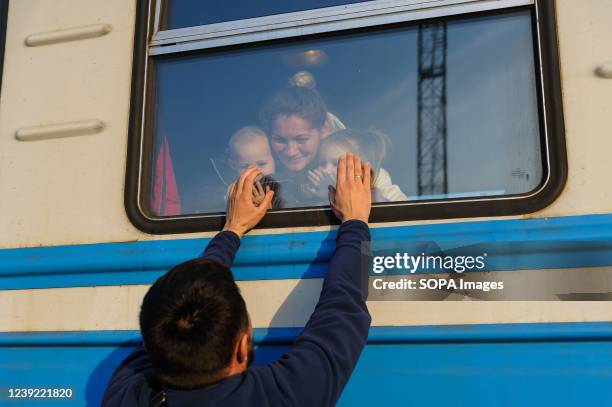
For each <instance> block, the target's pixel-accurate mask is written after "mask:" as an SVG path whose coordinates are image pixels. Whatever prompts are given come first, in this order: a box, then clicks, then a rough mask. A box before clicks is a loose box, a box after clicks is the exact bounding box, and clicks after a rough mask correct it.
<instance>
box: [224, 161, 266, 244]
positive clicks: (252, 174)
mask: <svg viewBox="0 0 612 407" xmlns="http://www.w3.org/2000/svg"><path fill="white" fill-rule="evenodd" d="M260 175H261V171H260V170H259V168H257V167H249V168H247V169H246V170H244V171H243V172H242V174H240V178H238V180H237V181H236V182H234V183H233V184H232V185H231V186H230V191H229V195H228V198H227V215H226V218H225V226H224V227H223V230H224V231H231V232H234V233H236V234H237V235H238V236H239V237H242V236H244V234H245V233H246V232H247V231H249V230H250V229H252V228H253V227H255V225H257V224H258V223H259V221H260V220H261V218H263V217H264V215H265V214H266V211H267V210H268V209H269V208H270V207H271V206H272V197H273V196H274V191H271V190H270V188H269V187H266V193H265V196H264V198H263V200H262V201H261V203H260V204H259V205H256V204H255V203H254V202H253V182H254V181H255V178H257V177H258V176H260Z"/></svg>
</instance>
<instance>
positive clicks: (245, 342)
mask: <svg viewBox="0 0 612 407" xmlns="http://www.w3.org/2000/svg"><path fill="white" fill-rule="evenodd" d="M248 358H249V333H248V332H244V333H242V334H241V335H240V339H239V340H238V343H237V344H236V362H238V364H239V365H243V364H244V366H245V367H246V364H247V362H248Z"/></svg>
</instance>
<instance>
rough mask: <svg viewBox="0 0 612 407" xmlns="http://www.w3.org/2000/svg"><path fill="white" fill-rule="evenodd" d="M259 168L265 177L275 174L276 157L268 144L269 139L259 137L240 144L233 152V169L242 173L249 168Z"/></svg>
mask: <svg viewBox="0 0 612 407" xmlns="http://www.w3.org/2000/svg"><path fill="white" fill-rule="evenodd" d="M251 165H254V166H256V167H258V168H259V169H260V170H261V172H262V174H263V175H271V174H274V172H275V165H274V157H272V151H271V150H270V145H269V144H268V139H267V138H265V137H258V138H256V139H254V140H249V141H247V142H245V143H239V144H238V145H237V146H235V148H234V149H233V151H232V167H234V169H235V170H236V171H237V172H242V171H244V170H245V169H246V168H248V167H249V166H251Z"/></svg>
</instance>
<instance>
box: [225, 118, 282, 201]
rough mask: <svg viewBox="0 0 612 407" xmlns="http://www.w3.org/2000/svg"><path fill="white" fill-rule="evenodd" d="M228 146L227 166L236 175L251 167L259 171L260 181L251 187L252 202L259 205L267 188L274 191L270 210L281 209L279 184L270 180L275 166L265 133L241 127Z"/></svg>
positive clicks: (257, 128) (251, 127)
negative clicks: (260, 174)
mask: <svg viewBox="0 0 612 407" xmlns="http://www.w3.org/2000/svg"><path fill="white" fill-rule="evenodd" d="M228 144H229V165H230V167H231V168H232V169H233V170H234V171H236V174H238V175H239V174H240V173H241V172H242V171H244V170H245V169H246V168H248V167H249V166H251V165H254V166H256V167H259V169H260V170H261V173H262V177H261V179H258V180H256V181H255V183H254V185H253V186H254V188H253V202H254V203H255V204H256V205H259V204H260V203H261V201H263V198H264V196H265V191H266V190H267V189H268V188H269V189H271V190H273V191H274V198H273V200H272V208H273V209H277V208H282V207H283V206H284V202H283V199H282V198H281V194H280V184H279V183H278V182H277V181H275V180H274V178H272V175H273V174H274V172H275V169H276V166H275V163H274V157H273V156H272V150H271V149H270V143H269V142H268V136H267V135H266V133H265V132H264V131H263V130H262V129H260V128H259V127H255V126H246V127H242V128H240V129H238V130H237V131H236V132H235V133H234V134H232V137H230V139H229V143H228ZM230 187H231V186H230ZM228 192H229V189H228Z"/></svg>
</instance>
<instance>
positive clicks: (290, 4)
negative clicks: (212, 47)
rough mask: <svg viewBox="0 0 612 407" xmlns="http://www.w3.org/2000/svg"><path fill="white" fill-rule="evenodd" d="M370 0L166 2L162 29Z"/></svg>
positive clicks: (169, 0)
mask: <svg viewBox="0 0 612 407" xmlns="http://www.w3.org/2000/svg"><path fill="white" fill-rule="evenodd" d="M366 1H368V0H263V1H262V0H258V1H253V0H233V1H223V0H166V2H165V7H164V18H163V20H164V23H163V25H162V26H163V29H164V30H172V29H175V28H184V27H192V26H197V25H204V24H214V23H221V22H224V21H234V20H242V19H245V18H254V17H263V16H268V15H274V14H282V13H291V12H294V11H304V10H312V9H316V8H322V7H331V6H341V5H344V4H351V3H363V2H366ZM370 1H371V0H370Z"/></svg>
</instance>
